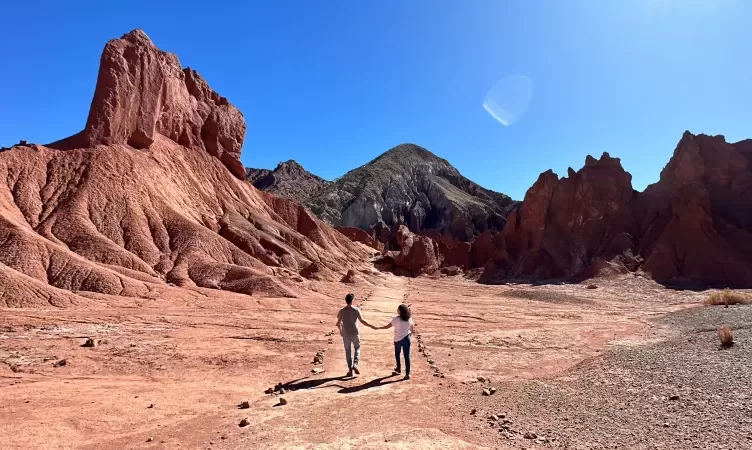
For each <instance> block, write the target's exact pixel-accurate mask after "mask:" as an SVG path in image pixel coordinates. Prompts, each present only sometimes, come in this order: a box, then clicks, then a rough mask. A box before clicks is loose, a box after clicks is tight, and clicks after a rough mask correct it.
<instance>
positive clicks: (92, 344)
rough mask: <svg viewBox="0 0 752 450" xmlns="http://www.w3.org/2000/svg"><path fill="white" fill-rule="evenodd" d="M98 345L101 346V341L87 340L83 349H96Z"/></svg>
mask: <svg viewBox="0 0 752 450" xmlns="http://www.w3.org/2000/svg"><path fill="white" fill-rule="evenodd" d="M97 345H99V339H92V338H87V339H86V342H84V343H83V344H82V345H81V347H96V346H97Z"/></svg>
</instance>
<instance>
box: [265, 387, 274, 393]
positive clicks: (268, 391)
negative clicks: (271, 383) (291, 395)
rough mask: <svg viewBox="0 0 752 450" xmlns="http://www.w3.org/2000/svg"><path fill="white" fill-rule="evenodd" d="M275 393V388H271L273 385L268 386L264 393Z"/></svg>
mask: <svg viewBox="0 0 752 450" xmlns="http://www.w3.org/2000/svg"><path fill="white" fill-rule="evenodd" d="M273 393H274V388H271V387H270V388H267V389H266V390H265V391H264V394H273Z"/></svg>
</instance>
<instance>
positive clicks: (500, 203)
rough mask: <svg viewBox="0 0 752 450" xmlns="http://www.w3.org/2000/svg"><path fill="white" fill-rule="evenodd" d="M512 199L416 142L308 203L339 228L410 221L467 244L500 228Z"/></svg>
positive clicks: (414, 229)
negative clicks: (471, 177)
mask: <svg viewBox="0 0 752 450" xmlns="http://www.w3.org/2000/svg"><path fill="white" fill-rule="evenodd" d="M513 203H514V202H513V201H512V200H511V199H510V198H509V197H507V196H505V195H503V194H499V193H497V192H493V191H489V190H487V189H484V188H482V187H480V186H478V185H477V184H475V183H473V182H472V181H470V180H468V179H467V178H465V177H463V176H462V175H461V174H460V173H459V172H458V171H457V169H455V168H454V167H452V166H451V165H450V164H449V163H448V162H447V161H446V160H444V159H441V158H438V157H437V156H436V155H434V154H433V153H431V152H429V151H428V150H426V149H424V148H422V147H419V146H417V145H413V144H403V145H400V146H398V147H395V148H393V149H391V150H389V151H388V152H386V153H384V154H383V155H381V156H379V157H378V158H376V159H374V160H373V161H371V162H369V163H368V164H366V165H364V166H362V167H359V168H357V169H355V170H352V171H350V172H348V173H347V174H345V175H344V176H343V177H341V178H339V179H337V180H335V181H334V182H332V183H331V184H329V185H327V186H326V187H324V188H323V189H322V190H321V191H319V192H318V193H317V194H316V195H313V196H311V197H309V198H308V199H307V200H306V201H305V204H306V206H308V207H309V208H310V209H311V211H313V212H314V213H315V214H316V215H317V216H319V217H320V218H322V219H323V220H325V221H327V222H329V223H331V224H333V225H336V226H346V227H355V228H361V229H372V227H374V225H376V224H379V223H383V224H385V225H386V226H387V227H389V226H392V225H393V224H405V225H406V226H407V227H408V228H409V229H410V231H412V232H418V231H420V230H424V229H434V230H437V231H439V232H440V233H449V234H451V235H452V236H453V237H454V238H455V239H457V240H459V241H464V242H467V241H469V240H472V238H473V237H474V236H476V235H477V234H480V233H482V232H483V231H485V230H488V229H491V228H497V229H501V228H502V227H503V225H504V221H505V217H506V211H507V209H508V208H509V207H510V205H512V204H513ZM382 242H386V241H382Z"/></svg>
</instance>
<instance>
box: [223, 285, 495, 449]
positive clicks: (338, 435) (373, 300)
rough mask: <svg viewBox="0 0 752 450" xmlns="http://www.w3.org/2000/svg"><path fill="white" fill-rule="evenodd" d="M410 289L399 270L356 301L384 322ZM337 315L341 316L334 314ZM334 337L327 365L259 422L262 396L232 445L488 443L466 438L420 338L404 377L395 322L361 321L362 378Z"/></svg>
mask: <svg viewBox="0 0 752 450" xmlns="http://www.w3.org/2000/svg"><path fill="white" fill-rule="evenodd" d="M409 296H410V293H409V280H407V279H404V278H395V279H392V280H390V283H389V285H388V286H383V287H378V286H377V287H375V288H374V289H373V290H372V291H371V292H370V293H368V294H367V295H366V296H365V297H364V298H362V299H359V300H360V301H358V300H356V302H355V304H356V305H357V306H359V307H360V308H361V310H362V312H363V316H364V318H365V319H366V321H368V322H370V323H372V324H373V325H375V326H380V325H385V324H386V323H388V322H389V320H391V318H392V317H393V316H394V315H395V314H396V311H397V306H398V305H399V304H400V303H402V302H403V301H409ZM331 321H332V322H334V321H336V319H335V318H334V315H333V316H332V319H331ZM332 328H333V327H332ZM332 338H333V339H331V340H330V341H329V342H331V344H327V346H326V347H325V348H326V350H327V351H326V353H325V355H326V356H325V361H324V364H323V366H322V367H323V368H324V369H325V372H324V373H322V374H320V375H318V376H311V377H306V378H303V379H300V380H292V381H288V382H287V383H284V384H285V389H286V391H287V393H286V394H284V395H283V397H284V398H285V399H286V400H287V401H288V404H287V405H286V406H284V407H275V409H274V410H273V412H272V413H271V415H273V418H271V419H270V418H268V417H267V418H266V420H263V422H256V420H261V419H262V417H263V416H268V415H269V414H270V413H269V412H268V407H267V405H268V403H269V400H268V399H264V400H263V401H260V404H259V405H257V406H258V408H257V409H256V411H255V413H256V414H258V416H257V417H255V419H256V420H254V419H251V420H250V421H251V422H255V423H258V424H259V425H258V426H253V428H252V429H249V430H248V431H249V432H248V433H245V434H244V435H239V436H238V440H237V441H233V442H227V443H226V447H227V448H232V447H237V446H244V445H251V443H253V444H254V445H262V446H268V447H270V448H272V447H273V448H304V447H305V448H322V449H340V448H343V449H344V448H363V449H387V448H425V449H431V448H436V449H438V448H441V449H455V448H457V449H464V448H482V447H479V446H477V445H474V444H470V443H469V442H467V441H465V440H464V439H463V438H470V439H473V436H472V435H471V434H469V433H467V431H466V430H464V429H463V427H461V426H457V425H458V421H457V420H455V419H454V417H453V414H451V413H450V411H449V410H448V409H447V407H448V405H447V404H446V402H445V401H443V400H442V399H441V398H440V397H441V395H442V392H441V391H442V390H443V388H444V386H445V383H441V384H439V381H438V379H437V378H436V377H433V376H432V372H431V371H430V370H429V368H428V365H427V364H426V362H425V360H424V359H423V358H421V357H420V354H419V353H418V352H417V343H416V342H415V340H414V346H413V356H412V362H413V376H412V379H411V380H409V381H404V380H403V379H402V377H401V376H394V375H392V368H393V367H394V364H395V361H394V344H393V332H392V330H391V329H390V330H371V329H370V328H368V327H365V326H362V327H361V362H360V371H361V375H360V376H358V377H355V378H348V377H346V376H345V375H346V372H347V364H346V361H345V352H344V346H343V344H342V339H341V337H340V336H339V334H338V333H335V334H334V335H333V336H332ZM439 412H440V414H437V413H439ZM250 414H252V413H249V416H250ZM280 430H284V433H279V431H280ZM475 439H477V438H475ZM224 447H225V446H222V447H219V448H224Z"/></svg>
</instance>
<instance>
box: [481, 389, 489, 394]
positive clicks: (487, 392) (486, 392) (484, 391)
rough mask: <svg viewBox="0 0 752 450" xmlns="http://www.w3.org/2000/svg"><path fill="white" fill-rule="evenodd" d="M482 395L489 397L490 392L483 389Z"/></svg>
mask: <svg viewBox="0 0 752 450" xmlns="http://www.w3.org/2000/svg"><path fill="white" fill-rule="evenodd" d="M483 395H491V391H490V390H488V389H483Z"/></svg>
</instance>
